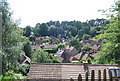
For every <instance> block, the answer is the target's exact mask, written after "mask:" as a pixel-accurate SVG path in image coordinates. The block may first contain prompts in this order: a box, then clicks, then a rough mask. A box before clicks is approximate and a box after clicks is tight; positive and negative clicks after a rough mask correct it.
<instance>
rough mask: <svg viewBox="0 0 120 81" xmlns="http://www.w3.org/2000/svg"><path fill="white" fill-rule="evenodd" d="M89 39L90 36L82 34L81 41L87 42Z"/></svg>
mask: <svg viewBox="0 0 120 81" xmlns="http://www.w3.org/2000/svg"><path fill="white" fill-rule="evenodd" d="M89 38H90V35H88V34H84V35H83V37H82V39H83V40H88V39H89Z"/></svg>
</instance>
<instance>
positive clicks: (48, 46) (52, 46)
mask: <svg viewBox="0 0 120 81" xmlns="http://www.w3.org/2000/svg"><path fill="white" fill-rule="evenodd" d="M57 46H58V45H57V44H51V45H44V48H45V49H49V48H56V47H57Z"/></svg>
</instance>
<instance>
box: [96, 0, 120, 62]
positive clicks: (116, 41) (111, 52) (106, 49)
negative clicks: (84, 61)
mask: <svg viewBox="0 0 120 81" xmlns="http://www.w3.org/2000/svg"><path fill="white" fill-rule="evenodd" d="M112 11H115V12H117V15H116V14H112V15H111V16H110V17H111V19H110V21H111V22H110V24H108V29H107V30H105V31H104V33H102V34H100V35H98V36H97V37H96V38H98V39H102V40H103V45H102V49H101V51H100V54H99V56H98V57H96V59H95V60H96V62H97V63H101V64H106V63H111V64H119V63H120V59H119V58H120V15H119V14H118V13H119V12H120V1H119V0H118V1H117V2H116V5H115V7H114V8H112Z"/></svg>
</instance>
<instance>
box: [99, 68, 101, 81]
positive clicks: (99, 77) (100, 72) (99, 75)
mask: <svg viewBox="0 0 120 81" xmlns="http://www.w3.org/2000/svg"><path fill="white" fill-rule="evenodd" d="M98 81H101V71H100V70H98Z"/></svg>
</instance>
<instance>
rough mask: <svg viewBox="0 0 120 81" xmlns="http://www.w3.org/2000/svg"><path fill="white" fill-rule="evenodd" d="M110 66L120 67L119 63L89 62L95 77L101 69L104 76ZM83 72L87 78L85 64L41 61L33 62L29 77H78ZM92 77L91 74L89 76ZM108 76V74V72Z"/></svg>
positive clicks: (89, 67)
mask: <svg viewBox="0 0 120 81" xmlns="http://www.w3.org/2000/svg"><path fill="white" fill-rule="evenodd" d="M109 67H118V66H117V65H96V64H89V65H88V69H89V73H90V72H91V70H95V78H96V79H97V77H98V70H101V74H102V78H103V70H104V69H107V68H109ZM119 67H120V66H119ZM79 74H82V78H83V79H84V78H85V71H84V67H83V64H67V63H61V64H58V63H48V64H45V63H39V64H35V63H34V64H31V67H30V71H29V76H28V78H29V79H70V78H73V79H77V78H78V75H79ZM89 78H90V76H89ZM107 78H108V74H107Z"/></svg>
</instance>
